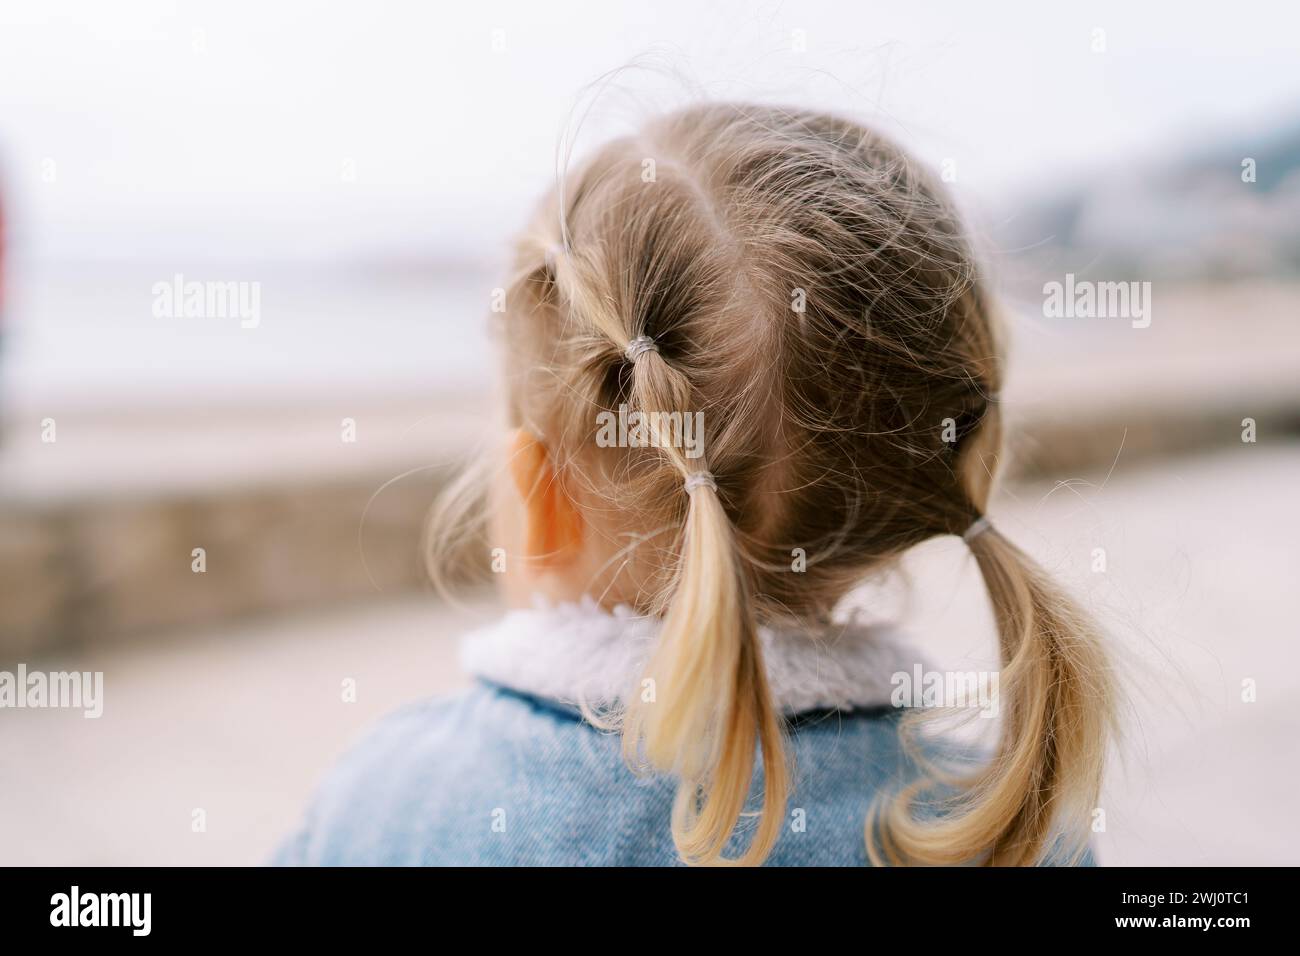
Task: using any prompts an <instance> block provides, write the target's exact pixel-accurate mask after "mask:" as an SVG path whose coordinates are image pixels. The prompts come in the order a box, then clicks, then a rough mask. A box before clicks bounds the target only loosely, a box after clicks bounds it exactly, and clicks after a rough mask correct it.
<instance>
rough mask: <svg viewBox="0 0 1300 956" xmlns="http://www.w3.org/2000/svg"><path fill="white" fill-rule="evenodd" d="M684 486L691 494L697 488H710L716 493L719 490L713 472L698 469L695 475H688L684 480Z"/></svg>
mask: <svg viewBox="0 0 1300 956" xmlns="http://www.w3.org/2000/svg"><path fill="white" fill-rule="evenodd" d="M682 487H684V488H685V489H686V493H687V494H688V495H689V494H690V493H691V492H693V491H694V490H695V489H696V488H709V489H710V490H712V491H713V492H714V493H715V494H716V493H717V490H718V483H717V482H716V481H714V480H713V473H712V472H708V471H697V472H696V473H695V474H693V475H687V476H686V480H685V481H684V482H682Z"/></svg>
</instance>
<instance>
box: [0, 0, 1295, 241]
mask: <svg viewBox="0 0 1300 956" xmlns="http://www.w3.org/2000/svg"><path fill="white" fill-rule="evenodd" d="M995 8H996V9H1000V10H1002V11H1003V12H1000V13H998V14H996V15H994V14H993V13H992V12H991V11H993V10H994V9H995ZM1098 29H1100V30H1103V31H1104V43H1105V51H1104V52H1094V51H1093V49H1092V47H1093V45H1094V43H1095V42H1096V39H1097V34H1095V32H1094V31H1096V30H1098ZM796 31H802V32H796ZM1298 38H1300V4H1295V3H1276V4H1259V3H1253V4H1242V5H1238V6H1235V7H1234V6H1224V5H1222V4H1203V5H1199V6H1198V5H1197V4H1189V3H1168V4H1159V3H1142V4H1135V3H1126V2H1121V3H1114V4H1110V3H1097V2H1087V3H1079V4H1073V5H1071V4H1055V3H1052V4H1047V3H1024V4H1001V5H999V4H994V3H980V4H976V3H960V2H959V3H943V4H924V3H919V2H905V3H872V2H865V0H842V2H833V3H776V2H769V3H738V2H722V3H719V2H712V0H708V2H706V0H641V2H636V3H615V2H611V0H598V2H592V3H575V4H564V3H552V2H531V3H492V2H473V3H465V4H462V5H453V4H450V3H445V2H444V3H427V4H388V3H381V2H374V0H366V2H359V3H350V4H344V3H330V4H310V3H269V2H255V3H236V2H229V0H227V2H217V3H200V4H181V3H178V4H171V3H157V2H137V3H129V2H124V3H114V4H107V3H101V2H94V0H85V2H72V3H58V2H50V0H39V2H32V3H19V2H14V0H0V167H2V168H3V179H4V187H5V190H6V195H7V198H8V200H9V204H10V206H11V207H12V208H13V214H12V219H13V220H14V222H13V225H12V230H13V234H14V240H15V245H16V246H17V247H18V249H17V250H16V251H18V252H19V253H20V254H22V255H26V256H31V257H35V258H39V259H44V260H80V259H84V258H109V259H112V258H121V257H129V258H141V259H151V258H158V257H162V256H174V255H175V254H176V253H177V251H178V250H179V251H182V252H183V253H184V254H185V255H186V256H188V257H192V258H208V259H247V258H264V259H294V258H305V259H316V258H320V257H330V258H333V257H341V258H360V259H368V258H378V257H387V256H400V257H406V258H411V259H414V258H419V257H429V258H434V257H440V256H441V257H476V256H479V255H489V256H490V255H493V254H494V253H496V251H497V250H499V249H500V248H501V246H502V245H503V244H504V241H505V238H506V237H507V236H508V235H509V234H510V233H511V232H512V231H513V230H514V229H515V228H516V227H517V226H518V225H519V224H520V223H521V222H522V220H523V219H524V217H525V214H526V212H527V208H528V205H529V204H530V203H531V202H532V201H533V198H534V197H535V196H536V195H537V193H538V192H539V191H540V190H541V189H543V188H544V187H545V186H546V185H547V183H548V181H550V180H553V177H554V170H555V168H556V143H557V139H558V137H559V136H560V134H561V132H562V131H563V130H564V129H565V128H566V127H568V126H570V125H571V119H570V117H571V113H572V111H573V109H574V106H575V103H578V102H581V99H580V97H581V93H582V91H583V89H584V88H585V87H587V86H588V84H590V83H592V81H594V80H596V79H597V78H598V77H600V76H601V75H602V74H605V73H606V72H608V71H610V70H612V69H615V68H617V67H620V66H625V65H627V64H629V63H633V62H645V63H647V64H649V65H652V66H653V69H646V70H630V71H626V72H624V73H623V74H622V75H621V76H620V77H619V79H618V80H617V89H616V90H614V91H613V92H607V93H606V94H605V95H603V96H602V97H600V98H599V99H598V100H597V103H598V106H597V109H596V111H595V113H594V114H593V115H594V119H593V120H592V121H591V122H590V123H589V124H587V126H585V127H584V129H583V133H582V136H581V137H580V138H579V148H581V144H582V143H584V142H588V141H590V140H591V139H593V138H599V136H601V135H604V134H605V133H607V132H608V131H609V130H612V129H619V128H621V126H623V125H626V124H627V123H629V122H631V121H634V120H635V118H636V116H637V115H638V113H644V112H645V111H647V110H652V109H654V108H657V107H660V106H666V105H672V104H674V103H678V102H681V100H682V99H683V98H684V97H686V96H689V95H690V88H691V87H692V86H694V87H695V88H697V89H699V90H702V91H705V92H707V93H709V94H711V95H715V96H724V95H729V96H744V97H750V98H762V99H766V100H774V101H781V102H790V103H800V104H807V105H817V106H822V107H827V108H833V109H837V110H848V111H851V112H853V113H855V114H857V115H860V116H862V117H864V118H867V119H871V120H873V121H875V122H878V123H881V124H882V125H885V126H887V127H888V128H889V129H890V130H892V131H893V132H894V133H895V134H896V135H898V136H900V137H901V138H903V139H904V141H905V142H906V143H908V144H910V145H911V146H912V147H913V148H914V149H915V150H917V151H918V152H919V153H920V154H921V155H922V156H923V158H925V159H926V160H928V161H931V162H935V163H938V162H940V161H941V160H943V159H945V158H951V159H953V160H954V161H955V163H956V169H957V173H958V189H959V190H960V191H961V192H962V193H963V194H965V195H966V196H967V197H968V198H971V199H974V200H976V201H986V202H992V204H993V205H997V203H998V201H1001V202H1003V203H1005V202H1006V197H1008V196H1015V195H1017V192H1016V190H1026V189H1030V188H1038V187H1042V186H1051V185H1053V184H1063V183H1066V182H1069V181H1070V180H1072V179H1073V178H1076V177H1077V176H1078V175H1079V174H1080V173H1081V172H1082V171H1086V170H1089V169H1093V168H1099V167H1107V166H1111V167H1113V166H1117V165H1118V166H1123V165H1124V164H1126V163H1139V162H1142V161H1143V160H1145V159H1146V158H1148V157H1155V156H1159V155H1162V154H1166V153H1168V152H1171V151H1175V150H1179V149H1186V148H1189V147H1190V148H1194V147H1195V145H1196V144H1197V143H1198V142H1205V141H1206V138H1207V137H1214V136H1218V135H1222V134H1231V135H1233V136H1234V137H1237V136H1240V137H1244V138H1246V139H1247V140H1249V138H1250V137H1252V136H1255V135H1259V136H1263V135H1266V133H1267V132H1268V131H1269V130H1270V129H1272V128H1273V127H1274V126H1276V125H1277V124H1278V123H1281V122H1285V121H1288V120H1293V119H1294V118H1295V117H1296V116H1297V115H1300V68H1297V63H1298V62H1300V55H1298V52H1300V39H1298ZM800 43H802V45H803V47H804V49H802V50H799V49H797V47H798V46H799V45H800ZM638 58H640V59H638ZM683 78H684V79H683Z"/></svg>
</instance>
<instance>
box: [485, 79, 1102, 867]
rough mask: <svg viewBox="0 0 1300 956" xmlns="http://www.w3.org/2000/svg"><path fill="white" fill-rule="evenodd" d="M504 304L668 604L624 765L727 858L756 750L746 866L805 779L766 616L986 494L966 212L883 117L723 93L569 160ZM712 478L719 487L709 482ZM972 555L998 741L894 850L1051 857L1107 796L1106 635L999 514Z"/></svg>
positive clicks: (975, 285)
mask: <svg viewBox="0 0 1300 956" xmlns="http://www.w3.org/2000/svg"><path fill="white" fill-rule="evenodd" d="M506 300H507V303H508V310H507V312H506V313H505V316H504V323H505V325H504V329H503V331H504V341H505V342H506V368H507V380H508V388H509V403H510V410H511V415H512V417H513V419H514V424H516V425H519V426H522V427H526V428H528V429H530V430H531V431H533V432H534V433H535V434H537V435H538V436H540V437H541V438H542V440H543V441H544V442H545V443H546V445H547V448H548V450H549V452H550V454H551V456H552V457H553V459H554V461H555V462H556V464H557V470H558V473H559V476H560V478H561V481H562V484H563V485H564V486H565V487H567V488H569V489H571V490H572V491H573V493H574V494H575V495H577V496H580V497H581V500H582V501H583V502H584V511H585V513H586V514H587V515H588V516H589V517H590V519H591V525H592V527H594V528H597V529H601V531H602V533H604V534H606V535H608V536H609V538H610V540H611V552H615V551H616V548H624V547H625V546H626V542H627V541H628V540H633V541H636V542H637V544H636V547H635V548H634V549H633V550H632V551H631V552H629V554H630V558H631V564H632V570H630V571H629V575H630V577H631V579H632V580H635V581H636V582H637V585H636V586H637V594H636V603H638V604H639V605H640V606H641V607H642V608H643V609H644V610H646V611H647V612H648V613H654V614H662V615H663V616H664V624H663V629H662V636H661V639H660V641H659V645H658V648H657V651H656V653H655V656H654V658H653V659H652V660H651V662H650V663H649V664H648V665H647V670H646V674H645V677H646V679H647V681H652V682H653V683H652V684H650V685H643V686H652V687H653V688H654V693H653V694H650V695H641V696H634V697H633V699H631V700H630V701H629V702H628V703H627V709H626V713H625V714H624V715H623V735H624V743H625V748H626V750H627V753H628V755H629V758H630V759H632V760H634V761H635V762H639V763H646V764H649V765H650V766H652V767H655V768H657V769H660V770H664V771H669V772H672V773H675V774H677V775H678V776H679V777H680V779H681V781H682V783H681V788H680V792H679V798H678V802H677V806H676V809H675V812H674V819H673V831H674V834H675V836H676V838H677V844H678V848H679V851H680V852H681V854H682V856H683V858H684V859H686V860H688V861H690V862H720V861H722V853H723V849H724V847H725V846H726V845H727V843H728V841H729V840H730V839H731V838H732V834H733V830H734V829H735V826H736V823H737V820H738V819H739V818H740V815H741V813H742V811H744V810H745V809H746V804H747V800H748V798H749V796H750V785H751V780H752V778H753V775H754V769H755V767H754V764H755V756H756V753H758V754H761V758H762V766H763V774H762V779H763V788H762V789H763V812H762V813H761V815H760V816H759V822H758V825H757V827H756V828H755V830H754V832H753V833H752V835H750V837H749V841H748V846H747V848H746V849H745V851H744V853H743V854H742V856H741V857H740V859H741V861H742V862H758V861H761V860H762V859H763V858H764V857H765V856H766V855H767V853H768V852H769V850H770V849H771V846H772V845H773V843H774V842H775V840H776V838H777V836H778V835H779V832H780V828H781V826H782V822H783V816H784V804H785V798H786V790H787V778H788V774H787V769H786V767H785V764H784V757H783V749H782V739H781V738H782V734H781V724H780V719H779V715H777V714H776V713H774V711H773V707H772V703H771V701H770V700H769V695H768V691H767V686H766V680H765V677H764V671H763V664H762V660H761V648H760V645H759V642H758V641H757V637H756V627H757V625H758V624H759V623H760V622H763V621H766V620H770V619H774V618H777V617H794V618H797V619H804V620H808V619H820V618H824V617H826V616H827V615H829V613H830V611H831V609H832V608H833V607H834V605H835V604H836V602H838V601H839V600H840V599H841V598H842V597H843V596H844V595H845V593H846V592H847V591H848V590H849V589H850V588H851V587H852V586H853V585H855V584H857V583H859V582H861V581H862V580H863V578H864V577H865V576H866V575H868V574H869V573H870V572H871V571H873V570H875V569H877V568H880V567H882V566H884V565H886V564H888V563H889V562H891V561H893V560H895V559H897V558H898V557H899V556H900V555H901V554H902V553H903V552H904V551H906V550H907V549H908V548H910V547H911V546H913V545H915V544H918V543H920V542H922V541H925V540H927V539H929V538H931V537H934V536H936V535H943V534H961V533H962V532H963V531H964V530H965V529H966V528H968V527H969V526H970V525H971V523H972V522H973V521H974V520H976V519H977V518H978V517H979V516H980V515H982V513H983V511H984V508H985V505H986V503H987V499H988V496H989V493H990V488H991V485H992V481H993V476H994V474H995V473H996V468H997V464H998V459H999V447H1000V442H1001V422H1000V415H999V407H998V403H997V396H998V393H999V391H1000V388H1001V374H1002V362H1001V357H1000V354H999V352H998V348H997V341H996V339H997V337H996V334H995V325H994V321H993V315H992V314H991V308H990V303H989V301H988V298H987V295H986V293H985V291H984V288H983V285H982V281H981V277H980V275H979V270H978V269H977V266H976V263H975V260H974V258H973V256H972V252H971V250H970V248H969V245H968V242H967V239H966V238H965V235H964V233H963V230H962V228H961V225H960V223H959V220H958V217H957V216H956V214H955V212H954V210H953V208H952V206H951V205H950V203H949V201H948V200H947V198H946V197H945V196H944V195H943V194H942V191H941V190H940V189H939V188H938V187H937V185H936V184H935V183H934V182H933V180H932V179H931V178H930V177H929V176H928V175H926V174H925V173H924V172H923V171H922V170H921V169H920V168H919V167H918V166H917V165H916V164H915V163H914V162H913V161H912V160H910V159H909V158H908V157H907V156H906V155H905V154H904V153H902V152H901V151H900V150H899V149H898V148H897V147H896V146H894V145H893V144H892V143H891V142H889V141H888V140H886V139H884V138H883V137H881V136H879V135H877V134H875V133H873V132H872V131H870V130H869V129H866V128H864V127H863V126H860V125H858V124H856V123H853V122H849V121H847V120H843V119H838V118H835V117H832V116H826V115H822V114H818V113H812V112H803V111H791V110H781V109H775V108H762V107H753V106H742V105H734V104H716V105H706V106H701V107H696V108H692V109H688V110H685V111H682V112H678V113H675V114H672V115H669V116H667V117H664V118H661V119H658V120H656V121H655V122H653V123H651V124H650V125H648V126H647V127H646V128H645V129H644V130H643V131H642V132H641V133H640V134H639V135H637V136H635V137H632V138H626V139H622V140H618V141H615V142H612V143H610V144H608V145H606V146H605V147H604V148H603V149H601V150H600V151H599V152H598V153H597V154H596V155H595V156H594V157H592V158H591V159H590V160H589V161H588V162H586V163H585V164H584V165H583V166H581V167H580V168H579V169H577V170H575V171H574V172H571V173H570V174H568V176H567V177H566V178H565V180H564V182H563V183H562V185H561V187H560V188H559V189H558V190H557V191H556V193H555V194H554V195H553V196H551V197H549V198H548V200H547V201H546V202H545V203H544V204H543V207H542V209H541V210H540V211H539V213H538V216H537V218H536V221H535V222H534V224H533V225H532V226H531V227H530V229H529V231H528V232H527V233H526V234H525V236H524V237H523V239H522V240H521V242H520V246H519V252H518V260H517V272H516V275H515V279H514V281H513V282H512V284H511V287H510V288H509V289H508V290H507V297H506ZM643 338H648V339H649V340H650V342H651V343H652V346H649V345H645V344H643V345H641V346H639V347H635V348H633V349H631V350H630V351H629V346H630V345H632V344H633V343H634V342H636V341H637V340H640V339H643ZM620 406H624V407H625V408H626V409H630V410H632V411H640V412H643V413H650V415H651V416H652V417H651V419H650V420H651V421H652V422H653V420H654V419H653V416H654V415H657V414H659V413H682V414H695V413H702V419H701V420H702V423H703V438H702V443H701V445H700V446H699V447H698V448H691V447H683V445H682V443H680V442H677V441H672V440H669V439H670V438H671V437H672V436H669V435H663V436H657V437H658V438H661V439H662V440H656V441H653V442H651V443H650V444H649V445H648V446H647V445H642V446H641V447H631V448H610V447H601V445H602V443H600V442H598V441H597V434H598V422H599V421H600V417H599V416H600V414H601V413H608V414H615V415H616V414H617V413H618V410H619V408H620ZM692 475H701V476H708V478H711V480H708V478H705V477H700V478H697V479H696V480H695V481H693V482H692V483H691V485H692V487H691V490H690V491H689V492H688V491H687V490H686V489H685V487H684V482H685V481H686V479H687V478H689V477H690V476H692ZM629 535H630V536H631V537H630V538H629V537H627V536H629ZM971 548H972V551H973V552H974V553H975V556H976V559H977V562H978V564H979V566H980V568H981V570H982V572H983V574H984V577H985V582H986V586H987V588H988V590H989V593H990V597H991V599H992V601H993V604H994V610H995V617H996V618H997V621H998V625H999V633H1000V645H1001V651H1002V655H1003V671H1002V674H1001V681H1000V686H1001V691H1002V696H1003V699H1004V706H1003V708H1002V709H1003V713H1004V716H1005V719H1004V721H1003V723H1004V726H1003V728H1002V739H1001V743H1000V746H999V748H998V751H997V753H996V756H995V757H994V759H993V761H992V762H991V763H990V764H989V766H988V767H987V768H986V769H984V770H983V771H981V772H980V773H979V774H977V775H975V776H973V777H971V778H969V779H965V780H962V781H959V782H958V785H957V786H956V787H955V788H954V789H953V790H952V791H951V792H952V796H951V797H950V798H949V799H948V801H947V805H946V806H945V807H944V808H943V809H944V811H945V812H943V813H942V814H941V815H940V816H939V817H938V818H937V819H922V818H921V817H920V816H918V815H917V813H916V812H915V806H914V805H915V802H916V797H917V796H918V795H919V794H920V792H921V791H922V789H923V788H924V785H925V784H924V781H923V782H922V783H919V784H918V785H917V786H916V787H913V788H910V789H909V790H908V791H906V792H904V793H901V794H899V795H898V796H897V798H896V799H894V800H893V801H892V802H890V803H889V804H888V805H882V806H881V807H880V812H879V813H878V814H875V815H874V818H873V821H872V823H871V824H870V825H869V826H868V827H867V832H866V840H867V845H868V850H869V852H870V853H871V855H872V856H873V858H875V859H885V860H888V861H892V862H915V863H928V862H954V863H955V862H966V861H970V860H972V859H983V860H986V861H988V862H999V863H1001V862H1008V863H1020V862H1029V861H1032V860H1034V859H1037V858H1039V857H1040V856H1041V855H1042V853H1043V851H1044V849H1045V848H1046V846H1047V844H1048V843H1049V841H1050V840H1051V839H1052V838H1053V834H1054V831H1055V829H1058V828H1060V827H1066V828H1071V827H1073V825H1074V824H1076V823H1077V821H1078V820H1079V819H1080V818H1081V816H1082V814H1083V813H1084V812H1085V811H1086V810H1087V809H1088V808H1090V807H1091V806H1092V805H1093V803H1094V802H1095V795H1096V789H1097V785H1098V780H1099V778H1100V772H1101V763H1102V760H1103V756H1104V731H1105V724H1106V720H1107V715H1108V713H1109V703H1108V694H1109V680H1108V671H1107V667H1106V662H1105V659H1104V656H1103V654H1102V652H1101V650H1100V648H1099V645H1098V642H1097V640H1096V639H1095V637H1094V635H1093V634H1092V632H1091V630H1090V629H1089V627H1088V625H1087V623H1086V622H1085V621H1084V619H1083V616H1082V615H1081V614H1079V613H1078V611H1077V609H1075V608H1074V607H1073V605H1071V604H1070V603H1069V602H1068V601H1067V600H1066V599H1065V598H1063V597H1062V596H1061V595H1059V594H1057V593H1056V592H1055V591H1054V590H1053V589H1052V587H1051V585H1050V584H1049V582H1048V581H1047V580H1046V579H1045V578H1044V577H1043V575H1042V574H1041V572H1040V571H1039V570H1038V569H1037V568H1036V567H1034V566H1033V565H1032V564H1031V563H1030V562H1029V560H1028V559H1027V558H1026V557H1025V556H1024V555H1023V554H1022V553H1021V552H1020V551H1019V550H1018V549H1016V548H1015V547H1014V546H1013V545H1012V544H1010V543H1009V542H1008V541H1007V540H1006V539H1005V538H1003V537H1001V535H999V534H998V533H997V532H996V531H995V530H993V531H989V532H988V533H985V534H982V535H979V536H978V537H972V539H971ZM796 556H802V558H801V560H800V559H797V557H796ZM796 567H798V568H799V570H795V568H796Z"/></svg>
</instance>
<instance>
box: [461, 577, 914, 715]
mask: <svg viewBox="0 0 1300 956" xmlns="http://www.w3.org/2000/svg"><path fill="white" fill-rule="evenodd" d="M657 632H658V622H657V621H656V620H655V619H653V618H647V617H641V616H638V615H637V614H636V613H635V612H634V611H632V610H631V609H629V608H627V607H622V606H620V607H616V608H615V609H614V610H613V611H612V612H610V611H605V610H603V609H601V608H600V607H598V606H597V605H596V603H595V602H594V601H592V600H591V599H590V598H585V599H583V601H582V602H581V603H578V604H561V605H556V606H548V605H545V604H541V603H539V604H538V605H536V606H535V607H533V608H531V609H527V610H516V611H510V612H509V613H507V614H506V616H505V617H504V618H502V619H501V620H500V621H498V622H497V623H495V624H492V625H490V626H488V627H485V628H483V629H481V630H478V631H475V632H473V633H471V634H469V635H467V636H466V638H465V640H464V643H463V645H462V647H461V663H462V665H463V666H464V667H465V669H466V670H467V671H469V672H470V673H471V674H473V675H475V676H477V677H481V678H483V679H485V680H488V681H491V682H492V683H495V684H500V685H502V686H504V687H509V688H511V689H512V690H516V691H521V692H523V693H526V694H532V695H534V696H537V697H545V698H550V699H554V700H557V701H561V702H564V703H568V704H579V705H586V706H589V707H592V708H594V709H596V710H600V709H603V708H605V707H608V706H611V705H613V704H615V703H616V702H618V701H619V700H621V699H623V697H624V695H625V693H626V692H627V691H628V689H629V688H632V687H634V686H635V682H636V680H637V678H638V677H640V675H641V668H642V666H643V665H644V664H645V662H646V660H647V659H648V657H649V653H650V648H651V645H652V643H653V642H654V638H655V635H656V634H657ZM759 639H760V640H761V641H762V646H763V661H764V663H765V665H766V667H767V675H768V681H769V685H770V687H771V690H772V696H773V698H774V700H775V702H776V704H777V705H778V707H779V709H780V710H781V711H782V713H785V714H800V713H807V712H810V711H829V710H853V709H855V708H872V707H883V706H889V705H890V692H891V690H892V687H893V685H892V683H891V679H892V677H893V675H894V674H896V673H898V672H900V671H901V672H908V673H910V672H911V671H912V669H913V667H914V666H915V665H916V664H917V663H919V662H921V658H920V657H919V656H918V655H917V654H916V652H915V651H912V650H911V649H910V648H909V647H908V646H907V645H906V644H905V643H903V642H900V641H899V639H898V636H897V634H896V633H895V632H894V631H892V630H891V629H889V628H886V627H880V626H870V625H865V624H862V623H859V622H857V621H849V622H847V623H842V624H835V625H832V626H831V627H829V628H827V629H826V630H825V631H823V632H821V633H816V634H812V633H786V632H778V631H773V630H771V629H769V628H760V629H759Z"/></svg>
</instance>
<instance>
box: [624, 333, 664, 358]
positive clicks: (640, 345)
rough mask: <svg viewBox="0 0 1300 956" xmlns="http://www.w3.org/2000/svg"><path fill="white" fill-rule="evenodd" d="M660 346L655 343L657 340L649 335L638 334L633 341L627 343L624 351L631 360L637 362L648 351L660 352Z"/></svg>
mask: <svg viewBox="0 0 1300 956" xmlns="http://www.w3.org/2000/svg"><path fill="white" fill-rule="evenodd" d="M658 351H659V346H657V345H655V340H654V339H652V338H650V336H648V335H638V336H637V337H636V338H634V339H633V340H632V341H631V342H628V343H627V348H626V349H625V350H624V353H623V354H625V355H626V356H627V360H628V361H629V362H635V361H636V360H637V359H639V358H640V357H641V356H642V355H645V353H646V352H658Z"/></svg>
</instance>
